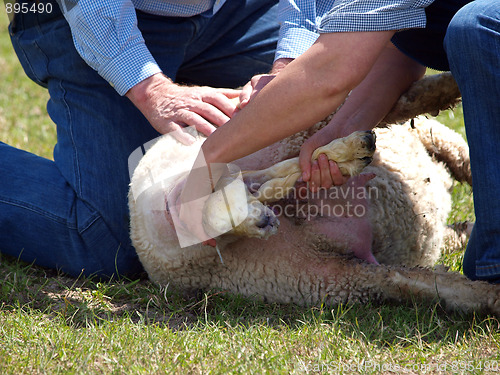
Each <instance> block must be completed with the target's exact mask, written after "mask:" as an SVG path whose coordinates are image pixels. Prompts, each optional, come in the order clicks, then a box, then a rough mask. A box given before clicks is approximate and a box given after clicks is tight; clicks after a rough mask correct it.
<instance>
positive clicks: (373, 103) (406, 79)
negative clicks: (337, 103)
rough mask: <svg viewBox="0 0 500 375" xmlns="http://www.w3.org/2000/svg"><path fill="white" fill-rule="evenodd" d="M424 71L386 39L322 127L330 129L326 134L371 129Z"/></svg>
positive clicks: (335, 134) (334, 134) (333, 134)
mask: <svg viewBox="0 0 500 375" xmlns="http://www.w3.org/2000/svg"><path fill="white" fill-rule="evenodd" d="M424 74H425V67H424V66H422V65H420V64H419V63H418V62H416V61H414V60H412V59H410V58H409V57H408V56H406V55H404V54H403V53H401V52H400V51H399V50H398V49H397V48H396V47H394V46H393V44H392V43H389V44H388V45H387V47H386V48H385V49H384V51H383V53H382V54H381V55H380V57H379V58H378V60H377V62H376V63H375V65H374V66H373V68H372V69H371V70H370V73H369V74H368V75H367V76H366V78H365V79H364V80H363V82H361V84H359V85H358V86H357V87H356V88H355V89H354V90H353V91H352V92H351V94H350V95H349V98H348V99H347V100H346V102H345V103H344V105H343V106H342V107H341V108H340V109H339V111H338V112H337V113H336V114H335V116H334V117H333V119H332V121H331V122H330V124H329V125H328V129H325V130H326V131H330V132H331V135H330V136H329V137H327V138H331V139H333V138H339V137H345V136H347V135H349V134H351V133H352V132H354V131H356V130H370V129H373V128H374V127H375V126H377V124H378V123H379V122H380V121H381V120H382V119H383V118H384V116H385V115H386V114H387V113H388V112H389V111H390V110H391V108H392V107H393V106H394V103H395V102H396V101H397V100H398V98H399V97H400V96H401V95H402V94H403V93H404V92H405V91H406V90H407V89H408V88H409V87H410V85H411V84H412V83H413V82H415V81H416V80H418V79H420V78H422V76H423V75H424Z"/></svg>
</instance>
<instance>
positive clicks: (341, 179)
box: [302, 154, 349, 192]
mask: <svg viewBox="0 0 500 375" xmlns="http://www.w3.org/2000/svg"><path fill="white" fill-rule="evenodd" d="M307 164H308V165H310V173H309V178H308V179H306V177H307V176H306V173H305V171H304V169H303V170H302V178H303V180H304V181H309V189H310V190H311V191H313V192H315V191H318V190H319V189H320V188H324V189H329V188H331V187H332V186H340V185H344V184H345V183H346V182H347V181H348V180H349V177H348V176H344V175H342V173H341V172H340V169H339V167H338V165H337V163H335V162H334V161H333V160H328V157H327V156H326V155H325V154H320V155H319V157H318V159H317V160H314V161H312V162H311V163H307Z"/></svg>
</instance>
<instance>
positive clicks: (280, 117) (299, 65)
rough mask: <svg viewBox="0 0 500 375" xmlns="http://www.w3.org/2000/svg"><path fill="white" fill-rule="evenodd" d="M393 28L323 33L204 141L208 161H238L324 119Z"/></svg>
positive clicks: (367, 67) (357, 79)
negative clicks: (360, 31)
mask: <svg viewBox="0 0 500 375" xmlns="http://www.w3.org/2000/svg"><path fill="white" fill-rule="evenodd" d="M393 33H394V32H392V31H384V32H373V33H339V34H323V35H321V36H320V38H319V39H318V41H317V42H316V43H315V44H314V45H313V46H312V47H311V48H310V49H309V50H308V51H307V52H306V53H304V54H303V55H301V56H300V57H298V58H297V59H295V60H294V61H292V62H291V63H289V64H288V65H287V66H286V68H285V69H283V70H282V71H281V72H280V73H279V74H278V75H277V76H276V78H275V79H273V80H272V81H271V82H270V83H269V84H267V85H266V86H265V87H264V88H263V89H262V91H261V92H260V93H259V94H258V95H257V96H256V97H255V98H254V99H253V100H252V101H250V102H249V104H248V105H247V106H246V107H245V108H244V109H243V110H242V111H241V112H240V113H239V114H238V115H237V116H235V117H233V118H232V119H231V121H229V122H228V123H227V124H226V125H224V126H223V127H220V128H219V129H217V130H216V131H215V132H214V133H213V134H212V135H211V136H210V137H209V138H208V139H207V141H205V143H204V145H203V152H204V155H205V158H206V160H207V162H230V161H234V160H236V159H239V158H241V157H243V156H246V155H249V154H251V153H253V152H255V151H257V150H259V149H261V148H264V147H266V146H268V145H270V144H272V143H274V142H276V141H278V140H280V139H283V138H285V137H287V136H289V135H292V134H294V133H296V132H298V131H300V130H303V129H307V128H308V127H310V126H312V125H313V124H314V123H316V122H317V121H320V120H321V119H323V118H324V117H325V116H327V115H328V114H329V113H331V112H332V111H333V110H334V109H335V108H337V107H338V106H339V105H340V104H341V103H342V102H343V101H344V99H345V97H346V95H347V94H348V93H349V91H351V90H352V89H353V88H354V87H355V86H356V85H358V84H359V83H360V82H361V81H362V80H363V78H364V77H365V76H366V74H368V72H369V70H370V69H371V67H372V65H373V64H374V63H375V61H376V60H377V58H378V56H379V54H380V53H381V51H382V50H383V48H384V46H385V45H386V44H387V42H388V41H389V40H390V38H391V36H392V35H393ZM354 46H355V47H356V48H355V49H356V50H357V51H358V52H357V53H353V50H354ZM348 52H349V53H348Z"/></svg>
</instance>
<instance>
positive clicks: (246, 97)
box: [238, 74, 276, 110]
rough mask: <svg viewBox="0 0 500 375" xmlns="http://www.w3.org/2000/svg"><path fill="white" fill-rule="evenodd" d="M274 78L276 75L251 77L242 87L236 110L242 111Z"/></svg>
mask: <svg viewBox="0 0 500 375" xmlns="http://www.w3.org/2000/svg"><path fill="white" fill-rule="evenodd" d="M274 77H276V74H258V75H256V76H253V77H252V79H251V80H250V82H248V83H247V84H246V85H245V86H243V89H242V90H241V94H240V103H239V105H238V109H239V110H240V109H243V108H244V107H245V106H246V105H247V104H248V103H249V102H250V100H252V99H253V98H254V97H255V95H257V94H258V93H259V91H260V90H262V89H263V88H264V86H265V85H267V84H268V83H269V82H271V81H272V80H273V78H274Z"/></svg>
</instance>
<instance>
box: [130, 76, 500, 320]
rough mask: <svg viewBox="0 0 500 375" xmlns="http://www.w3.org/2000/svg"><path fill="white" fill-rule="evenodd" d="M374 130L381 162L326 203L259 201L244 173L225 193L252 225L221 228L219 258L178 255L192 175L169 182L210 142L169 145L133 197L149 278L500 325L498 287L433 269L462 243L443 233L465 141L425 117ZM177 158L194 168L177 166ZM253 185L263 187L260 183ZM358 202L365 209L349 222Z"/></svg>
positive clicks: (297, 197)
mask: <svg viewBox="0 0 500 375" xmlns="http://www.w3.org/2000/svg"><path fill="white" fill-rule="evenodd" d="M441 77H443V76H441ZM433 79H434V78H433ZM430 82H431V84H432V81H430ZM427 83H428V82H427ZM453 100H455V99H453ZM417 101H418V100H417ZM450 101H451V99H450ZM414 102H415V101H413V103H414ZM410 106H411V105H410ZM440 106H441V105H440ZM406 107H408V106H406ZM417 107H418V105H417ZM426 110H427V109H426ZM324 124H325V122H322V123H320V124H317V125H315V126H314V127H313V128H311V129H309V130H308V131H305V132H301V133H298V134H296V135H294V136H291V137H289V138H287V139H286V140H283V141H280V142H277V143H276V144H274V145H271V146H269V147H268V148H266V149H263V150H261V151H259V152H257V153H255V154H253V155H250V156H248V157H246V158H243V159H241V160H239V161H237V162H236V165H237V166H238V167H239V168H241V170H243V171H248V170H252V171H259V170H261V171H262V170H266V168H269V167H271V168H272V166H273V165H275V164H276V163H279V162H281V161H282V160H285V159H288V158H290V157H293V156H296V155H297V154H298V150H299V148H300V145H301V144H302V143H303V142H304V140H305V139H306V138H307V136H308V135H310V134H312V133H313V132H314V131H315V130H317V129H318V128H319V127H321V126H324ZM375 132H376V138H377V150H376V151H375V153H374V154H373V161H372V163H371V164H370V165H368V166H366V168H365V169H364V171H363V174H361V175H359V176H357V177H353V178H351V180H350V182H349V183H348V184H347V185H346V186H344V187H340V188H334V189H330V190H328V191H322V192H321V193H320V194H318V195H316V196H309V195H308V194H309V193H306V195H305V196H304V195H303V193H300V191H301V190H300V189H292V190H289V189H288V190H287V193H288V195H287V197H285V198H283V199H280V198H282V197H276V199H277V200H276V199H274V198H273V199H267V200H266V199H261V200H259V199H258V198H259V194H256V191H257V192H258V191H259V188H260V187H261V186H262V184H261V182H262V181H259V176H261V175H262V173H261V174H259V172H248V173H246V177H245V172H244V173H243V174H242V178H241V179H239V178H231V179H230V180H229V181H230V182H229V183H228V182H227V181H226V182H225V186H231V189H236V190H234V191H235V192H236V191H239V192H242V191H243V192H244V193H243V195H239V196H240V197H241V198H240V199H236V200H235V201H234V202H233V203H232V204H235V205H239V206H238V207H239V208H241V207H243V209H244V208H245V207H247V208H248V210H247V211H246V212H247V213H248V216H247V218H246V219H242V220H241V221H239V222H238V223H239V225H240V229H239V232H238V230H232V231H229V232H227V233H224V230H219V232H218V233H220V234H221V235H220V236H219V237H218V238H217V243H218V247H217V249H214V248H213V247H210V246H206V245H202V244H200V243H193V244H191V245H189V246H185V247H181V246H180V244H179V241H178V238H177V234H178V233H176V231H175V229H174V228H175V225H174V224H175V223H173V221H172V218H171V215H170V212H169V210H168V209H167V205H168V202H169V198H168V197H169V196H170V195H172V194H173V195H175V194H174V193H175V186H179V184H180V181H182V179H183V178H185V175H183V174H182V173H179V174H178V175H175V176H174V177H171V175H169V176H168V178H162V171H166V170H169V171H171V170H172V168H173V170H176V169H177V170H179V171H181V170H189V168H190V167H191V165H192V162H193V160H194V157H195V156H196V154H197V153H198V151H199V147H200V146H201V142H202V141H203V139H202V138H201V137H200V139H199V141H198V142H196V143H194V144H193V145H190V146H185V145H181V144H180V143H175V141H172V137H170V139H168V137H167V138H162V139H161V140H159V141H158V142H157V143H156V144H155V145H154V146H153V147H152V148H151V149H149V150H148V152H147V153H146V155H145V157H144V158H143V159H142V160H141V162H140V163H139V165H138V167H137V168H136V169H135V172H134V175H133V178H132V181H131V189H130V194H129V205H130V214H131V239H132V242H133V244H134V246H135V248H136V251H137V254H138V256H139V259H140V260H141V262H142V264H143V266H144V268H145V270H146V271H147V273H148V275H149V277H150V279H151V280H153V281H154V282H157V283H159V284H162V285H167V284H168V285H170V286H175V287H177V288H180V289H181V290H186V291H187V290H198V289H205V290H206V289H213V288H217V289H223V290H227V291H229V292H232V293H236V294H241V295H244V296H247V297H251V298H262V299H264V300H265V301H268V302H279V303H297V304H300V305H311V304H319V303H325V304H330V305H333V304H337V303H345V302H366V301H368V300H377V301H389V300H396V301H402V300H403V301H404V300H411V299H412V298H419V299H421V300H440V301H441V303H443V304H444V305H445V306H446V307H447V308H449V309H451V310H458V311H464V312H469V311H477V312H486V313H493V314H495V315H497V316H500V288H498V287H496V286H494V285H490V284H488V283H485V282H472V281H470V280H468V279H467V278H465V277H464V276H463V275H460V274H458V273H454V272H446V271H445V270H443V269H441V268H437V269H432V268H430V267H431V266H433V265H434V264H435V262H436V260H437V259H438V257H439V254H440V249H441V247H442V246H443V245H444V241H445V240H446V237H447V236H451V235H452V234H451V230H450V229H449V228H448V227H447V226H446V225H445V223H446V219H447V217H448V214H449V212H450V209H451V195H450V188H451V186H452V183H453V178H452V176H453V177H455V178H457V179H459V180H460V181H468V182H470V165H469V160H468V148H467V144H466V143H465V141H464V140H463V139H462V138H461V137H460V136H459V135H457V134H456V133H454V132H453V131H451V130H450V129H448V128H446V127H445V126H444V125H442V124H440V123H439V122H437V121H435V120H431V119H426V118H418V119H417V120H416V121H412V122H407V123H405V124H404V125H389V126H387V127H386V128H381V129H377V130H376V131H375ZM165 139H167V140H165ZM165 142H170V143H169V144H166V143H165ZM333 147H335V146H333ZM172 155H176V158H175V160H184V161H183V163H185V165H184V166H183V167H182V166H180V165H178V163H177V164H175V165H174V164H173V161H172ZM439 160H442V161H439ZM357 172H358V171H356V173H357ZM373 174H374V175H375V177H373ZM265 175H267V174H265ZM151 176H153V179H154V180H155V181H156V182H158V183H156V182H155V183H152V182H151V178H152V177H151ZM245 178H246V184H245V183H244V182H245ZM148 179H149V181H148ZM255 181H257V182H258V186H257V189H255V188H254V187H252V186H250V185H252V184H253V183H255ZM231 182H234V184H231ZM247 185H248V186H249V187H248V186H247ZM249 188H250V189H249ZM252 193H253V194H252ZM235 194H236V193H235ZM254 194H255V195H254ZM229 195H233V193H232V191H229ZM290 195H292V196H291V197H290ZM219 198H220V197H219ZM261 201H263V202H264V203H266V204H263V203H262V202H261ZM219 202H220V200H219ZM212 203H213V202H212ZM226 203H227V202H226ZM349 205H350V207H351V208H352V209H353V210H354V209H357V210H358V211H357V212H353V213H351V214H349V213H348V212H347V211H346V209H347V208H348V206H349ZM208 206H210V204H207V205H206V206H205V207H208ZM304 206H305V207H306V209H303V207H304ZM214 207H215V208H214ZM217 207H220V204H215V206H213V207H212V208H208V213H206V214H205V216H204V217H207V220H208V219H209V218H211V217H212V216H217V215H211V213H212V212H215V211H214V210H216V209H217ZM290 207H291V208H290ZM318 207H319V208H318ZM239 208H238V209H239ZM205 209H206V208H205ZM287 209H288V210H287ZM335 209H336V210H337V211H335ZM232 210H233V207H231V211H232ZM312 211H313V212H312ZM276 216H277V217H276ZM264 217H265V218H267V219H266V220H265V222H264V223H263V224H262V220H263V218H264ZM245 220H247V221H245ZM278 225H279V229H278ZM236 228H238V226H236ZM236 228H234V229H236ZM241 228H246V229H244V230H241ZM248 228H252V229H251V230H249V229H248ZM252 231H253V232H252ZM250 232H251V233H250Z"/></svg>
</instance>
